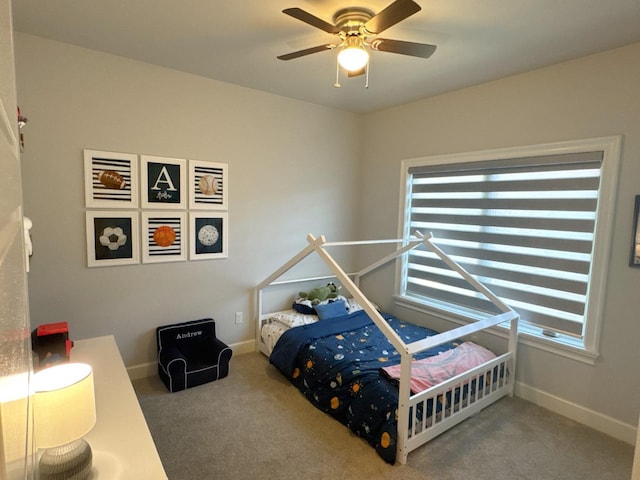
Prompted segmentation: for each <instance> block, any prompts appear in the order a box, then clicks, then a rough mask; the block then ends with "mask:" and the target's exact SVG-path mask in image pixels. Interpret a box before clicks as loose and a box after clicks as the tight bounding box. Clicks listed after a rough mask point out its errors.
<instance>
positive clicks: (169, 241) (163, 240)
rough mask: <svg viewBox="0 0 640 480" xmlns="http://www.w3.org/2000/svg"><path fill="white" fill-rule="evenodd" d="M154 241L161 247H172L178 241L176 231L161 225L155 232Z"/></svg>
mask: <svg viewBox="0 0 640 480" xmlns="http://www.w3.org/2000/svg"><path fill="white" fill-rule="evenodd" d="M153 241H154V242H155V244H156V245H158V246H159V247H163V248H164V247H170V246H171V245H173V242H175V241H176V231H175V230H174V229H173V228H172V227H170V226H169V225H160V226H159V227H158V228H156V229H155V230H154V231H153Z"/></svg>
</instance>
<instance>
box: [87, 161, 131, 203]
mask: <svg viewBox="0 0 640 480" xmlns="http://www.w3.org/2000/svg"><path fill="white" fill-rule="evenodd" d="M83 155H84V182H85V189H84V190H85V205H86V207H87V208H110V209H114V208H123V209H127V208H129V209H130V208H138V156H137V155H136V154H131V153H116V152H105V151H100V150H84V151H83Z"/></svg>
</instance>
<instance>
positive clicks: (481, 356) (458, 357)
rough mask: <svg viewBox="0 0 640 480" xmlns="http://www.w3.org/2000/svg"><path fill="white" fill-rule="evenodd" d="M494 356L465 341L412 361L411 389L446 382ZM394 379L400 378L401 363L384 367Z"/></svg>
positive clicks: (416, 390)
mask: <svg viewBox="0 0 640 480" xmlns="http://www.w3.org/2000/svg"><path fill="white" fill-rule="evenodd" d="M493 358H496V356H495V354H494V353H493V352H491V351H490V350H487V349H486V348H484V347H481V346H480V345H476V344H475V343H472V342H465V343H463V344H461V345H459V346H457V347H456V348H453V349H451V350H447V351H446V352H443V353H441V354H440V355H436V356H434V357H429V358H424V359H422V360H415V361H413V362H412V363H411V391H412V392H413V393H414V394H416V393H418V392H421V391H423V390H426V389H427V388H429V387H432V386H434V385H437V384H438V383H441V382H444V381H445V380H448V379H450V378H452V377H455V376H456V375H459V374H461V373H464V372H466V371H467V370H470V369H472V368H473V367H477V366H478V365H481V364H483V363H485V362H487V361H489V360H491V359H493ZM382 370H384V372H385V373H386V374H387V375H388V376H389V377H390V378H392V379H395V380H400V365H392V366H390V367H383V368H382Z"/></svg>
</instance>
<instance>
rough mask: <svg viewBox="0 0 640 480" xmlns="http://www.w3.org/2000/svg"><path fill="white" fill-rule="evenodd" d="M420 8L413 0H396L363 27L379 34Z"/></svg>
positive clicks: (373, 33)
mask: <svg viewBox="0 0 640 480" xmlns="http://www.w3.org/2000/svg"><path fill="white" fill-rule="evenodd" d="M420 10H421V8H420V5H418V4H417V3H416V2H414V1H413V0H395V2H393V3H392V4H391V5H389V6H387V8H385V9H384V10H382V11H381V12H380V13H378V14H377V15H375V16H374V17H373V18H371V19H370V20H369V21H368V22H367V23H365V24H364V27H363V28H364V30H365V31H366V32H368V33H370V34H372V35H377V34H379V33H381V32H383V31H385V30H386V29H387V28H389V27H392V26H394V25H395V24H396V23H398V22H401V21H402V20H404V19H405V18H408V17H410V16H411V15H413V14H414V13H417V12H419V11H420Z"/></svg>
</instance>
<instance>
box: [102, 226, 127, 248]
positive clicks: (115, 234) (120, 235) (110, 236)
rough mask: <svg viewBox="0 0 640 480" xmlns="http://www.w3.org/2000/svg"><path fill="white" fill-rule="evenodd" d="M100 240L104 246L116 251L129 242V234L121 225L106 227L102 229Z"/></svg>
mask: <svg viewBox="0 0 640 480" xmlns="http://www.w3.org/2000/svg"><path fill="white" fill-rule="evenodd" d="M98 240H99V242H100V245H102V246H103V247H107V248H108V249H109V250H111V251H115V250H118V248H120V247H121V246H123V245H124V244H126V243H127V236H126V235H125V234H124V232H123V231H122V228H120V227H106V228H105V229H104V230H102V233H101V234H100V237H99V238H98Z"/></svg>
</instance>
